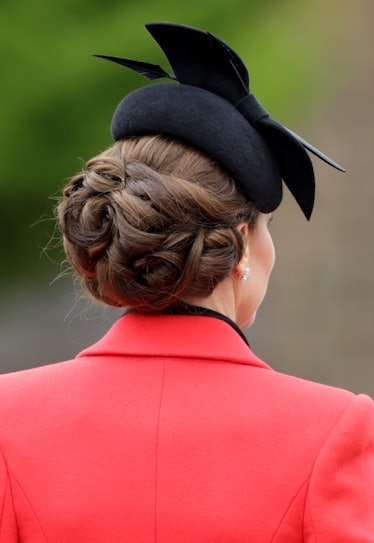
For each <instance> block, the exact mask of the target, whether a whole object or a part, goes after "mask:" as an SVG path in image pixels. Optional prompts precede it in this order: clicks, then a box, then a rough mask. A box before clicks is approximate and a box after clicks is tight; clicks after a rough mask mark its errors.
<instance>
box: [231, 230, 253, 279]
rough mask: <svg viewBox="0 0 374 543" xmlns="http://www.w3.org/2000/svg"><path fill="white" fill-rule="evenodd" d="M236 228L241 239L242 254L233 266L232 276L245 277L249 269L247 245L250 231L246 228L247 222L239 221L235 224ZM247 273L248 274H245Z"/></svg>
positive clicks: (248, 249)
mask: <svg viewBox="0 0 374 543" xmlns="http://www.w3.org/2000/svg"><path fill="white" fill-rule="evenodd" d="M236 229H237V230H238V232H239V233H240V235H241V236H242V239H243V247H244V249H243V254H242V256H241V258H240V260H239V262H238V263H237V264H236V266H235V267H234V270H233V272H234V276H235V278H237V279H243V277H246V273H247V270H248V269H249V256H250V247H249V238H250V231H249V228H248V223H246V222H241V223H239V224H238V225H237V226H236ZM247 275H248V274H247Z"/></svg>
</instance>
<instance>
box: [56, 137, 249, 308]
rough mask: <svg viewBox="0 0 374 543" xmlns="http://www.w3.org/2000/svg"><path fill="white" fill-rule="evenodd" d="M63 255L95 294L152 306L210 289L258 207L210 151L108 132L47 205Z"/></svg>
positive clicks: (112, 301)
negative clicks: (53, 208) (111, 139)
mask: <svg viewBox="0 0 374 543" xmlns="http://www.w3.org/2000/svg"><path fill="white" fill-rule="evenodd" d="M57 214H58V221H59V224H60V228H61V231H62V234H63V243H64V249H65V252H66V256H67V258H68V260H69V261H70V263H71V264H72V266H73V268H74V269H75V270H76V272H77V273H78V275H79V276H80V277H81V278H82V280H83V283H84V285H85V287H86V288H87V289H88V291H89V292H90V293H91V294H92V295H93V296H94V297H95V298H97V299H98V300H100V301H102V302H104V303H106V304H109V305H112V306H117V307H121V306H123V307H127V308H132V309H133V310H135V311H139V312H148V313H150V312H152V313H160V312H163V311H166V310H168V309H170V308H172V307H173V306H178V305H180V304H183V303H191V302H192V301H194V300H198V299H200V298H204V297H206V296H208V295H209V294H211V293H212V291H213V290H214V288H215V287H216V285H217V284H218V283H219V282H220V281H222V280H223V279H225V278H226V277H227V276H228V275H229V274H230V272H231V271H232V269H233V267H234V266H235V265H236V264H237V263H238V262H239V260H240V258H241V256H242V254H243V250H244V247H243V240H242V236H241V235H240V233H239V232H238V230H237V229H236V228H235V226H236V225H237V224H238V223H240V222H242V221H246V222H247V223H248V225H249V228H253V227H254V226H255V224H256V220H257V216H258V211H257V209H256V207H255V206H254V205H253V204H252V203H248V202H247V201H246V199H245V197H244V196H243V195H242V194H241V193H240V192H238V190H237V189H236V187H235V185H234V183H233V181H232V179H231V178H230V177H229V176H228V175H227V174H226V173H225V172H224V171H223V170H222V169H221V168H220V167H219V166H218V165H217V164H216V163H215V162H214V161H212V160H211V159H209V158H208V157H206V156H204V155H203V154H202V153H201V152H199V151H198V150H196V149H194V148H192V147H190V146H188V145H186V144H185V143H182V142H179V141H176V140H172V139H169V138H167V137H165V136H160V135H155V136H142V137H136V138H127V139H123V140H120V141H118V142H116V143H115V144H114V145H113V146H112V147H110V148H109V149H107V150H106V151H104V152H103V153H101V154H99V155H98V156H97V157H95V158H92V159H91V160H89V161H88V162H87V164H86V169H85V171H83V172H81V173H79V174H77V175H75V176H74V177H72V178H71V179H70V181H69V182H68V184H67V185H66V187H65V189H64V191H63V197H62V199H61V201H60V203H59V205H58V208H57Z"/></svg>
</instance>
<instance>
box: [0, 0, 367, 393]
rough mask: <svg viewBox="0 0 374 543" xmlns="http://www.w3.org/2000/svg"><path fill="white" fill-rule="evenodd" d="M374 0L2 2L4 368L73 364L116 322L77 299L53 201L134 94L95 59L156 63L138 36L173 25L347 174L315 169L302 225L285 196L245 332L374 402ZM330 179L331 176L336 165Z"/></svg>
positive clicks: (313, 375)
mask: <svg viewBox="0 0 374 543" xmlns="http://www.w3.org/2000/svg"><path fill="white" fill-rule="evenodd" d="M373 8H374V4H373V2H372V1H371V0H359V1H358V2H356V1H355V0H345V1H343V2H342V1H341V0H329V2H325V1H323V0H315V1H314V2H307V1H304V0H300V1H298V2H295V1H294V0H292V1H291V0H245V1H243V0H214V1H212V0H199V1H197V0H190V1H189V2H175V1H174V2H173V1H171V0H153V1H151V0H125V1H122V2H118V1H117V0H107V1H106V2H103V1H98V0H91V1H88V0H75V1H72V0H66V1H62V0H56V1H55V2H49V1H47V0H33V2H26V0H2V3H1V5H0V25H1V33H0V40H1V51H2V85H1V97H2V99H1V106H0V107H1V122H0V142H1V147H0V148H1V153H2V156H1V160H0V196H1V197H0V206H1V212H0V226H1V228H0V231H1V266H0V275H1V287H0V295H1V300H0V319H1V330H0V341H1V352H2V354H1V361H0V371H3V372H5V371H11V370H14V369H20V368H24V367H31V366H35V365H40V364H45V363H50V362H54V361H57V360H61V359H65V358H67V357H70V356H73V355H74V354H75V353H76V352H77V351H79V350H80V349H81V348H82V347H85V346H86V345H87V344H88V343H89V342H90V341H92V340H94V339H95V338H97V337H99V336H100V335H101V334H102V333H103V332H104V331H105V330H106V329H107V328H108V326H109V325H110V323H111V322H112V321H113V319H114V318H116V317H117V315H118V312H117V313H116V312H114V311H112V310H106V309H104V308H101V307H99V308H98V307H96V306H94V305H92V304H91V303H90V302H88V301H85V300H84V299H82V298H81V297H80V295H79V294H78V296H76V295H74V285H73V281H72V279H71V278H70V277H67V276H66V274H63V277H61V278H59V279H56V278H57V277H58V276H59V275H60V273H61V271H62V270H63V269H64V267H61V265H60V262H61V261H62V260H63V255H62V253H61V248H60V245H59V240H58V235H57V233H56V231H55V225H54V219H53V206H54V203H55V198H56V195H57V194H58V193H59V190H60V188H61V187H62V185H63V183H64V181H65V180H66V178H68V177H69V176H70V175H72V174H73V173H74V172H75V171H77V170H79V169H80V167H81V163H82V161H83V160H86V159H88V158H90V157H91V156H92V155H94V154H96V153H97V152H99V151H100V150H102V149H103V148H105V147H107V146H108V145H110V144H111V137H110V133H109V124H110V120H111V116H112V113H113V110H114V107H115V106H116V104H117V103H118V102H119V101H120V99H121V98H122V97H123V96H124V95H125V94H126V93H128V92H129V91H130V90H131V89H132V88H135V87H137V86H140V85H143V84H144V80H143V78H142V77H141V76H139V75H137V74H132V73H131V72H130V71H127V70H125V69H124V68H120V67H119V66H115V65H110V64H109V63H105V62H103V61H101V60H100V59H95V58H93V57H92V54H94V53H101V54H109V55H115V56H126V57H130V58H135V59H139V60H145V61H149V62H154V63H160V64H161V65H162V66H163V67H165V68H167V67H168V66H167V63H166V60H165V59H164V58H163V57H162V54H161V53H160V52H159V49H158V47H157V46H156V44H155V43H154V42H153V40H152V38H151V37H150V36H149V35H148V33H147V32H146V30H145V29H144V27H143V24H144V22H147V21H160V20H163V21H174V22H181V23H184V24H189V25H193V26H198V27H200V28H205V29H207V30H209V31H210V32H212V33H214V34H216V35H218V36H220V37H221V38H223V39H224V40H225V41H227V42H228V43H230V44H231V45H232V46H233V47H234V49H236V50H237V51H238V53H239V54H240V56H241V57H242V58H243V59H244V61H245V62H246V64H247V66H248V68H249V72H250V76H251V85H252V90H253V91H254V92H255V94H256V95H257V96H258V97H259V98H260V100H261V102H262V104H263V105H264V106H265V107H266V108H267V109H268V110H269V111H271V113H272V116H273V117H274V118H276V119H278V120H279V121H281V122H283V123H284V124H286V126H288V127H290V128H292V129H294V130H296V131H298V132H299V133H300V134H301V135H303V136H304V137H305V139H309V140H310V141H311V143H314V144H316V145H317V146H318V147H320V148H322V149H323V150H324V151H325V152H326V153H327V154H330V155H332V156H333V158H335V159H336V160H337V161H338V162H340V163H343V164H344V166H345V167H346V168H347V170H348V171H347V173H346V174H344V175H343V174H339V173H337V172H335V171H333V170H331V169H330V168H328V167H327V166H325V165H323V164H318V163H317V161H316V160H315V161H314V163H315V166H316V173H317V176H318V177H317V184H318V191H317V205H316V210H315V213H314V215H313V217H312V220H311V222H310V223H309V224H308V223H306V221H304V219H303V217H302V215H301V214H300V212H298V210H297V209H296V205H295V204H294V203H293V202H292V200H291V199H290V198H289V197H288V195H287V194H286V195H285V199H284V203H283V204H282V206H281V208H280V210H279V212H278V213H277V218H276V220H275V221H274V222H273V227H272V228H273V235H274V239H275V243H276V248H277V253H278V263H277V266H276V268H275V271H274V275H273V279H272V283H271V286H270V288H269V293H268V297H267V299H266V301H265V303H264V306H263V308H262V310H261V311H260V313H259V315H258V318H257V322H256V324H255V325H254V326H253V328H252V329H250V330H249V331H248V336H249V338H250V341H251V344H252V346H253V348H254V350H255V351H256V352H257V354H259V355H260V356H262V357H264V358H265V359H266V360H267V361H268V362H269V363H270V364H271V365H272V366H273V367H275V368H276V369H279V370H281V371H285V372H291V373H294V374H297V375H300V376H304V377H306V378H310V379H315V380H319V381H324V382H328V383H330V384H333V385H337V386H344V387H346V388H350V389H352V390H354V391H357V392H359V391H364V392H367V393H369V394H372V395H374V367H373V366H374V364H373V362H372V358H373V355H372V352H371V338H372V334H373V323H374V318H373V309H372V308H373V305H374V304H373V302H374V295H373V292H374V277H373V275H374V274H373V267H374V251H373V245H374V244H373V241H372V237H373V226H374V219H373V211H372V210H373V204H374V183H373V180H372V171H373V167H374V161H373V148H372V144H373V140H374V138H373V135H374V134H373V126H374V121H373V107H372V94H373V34H374V33H373V21H374V9H373ZM330 170H331V171H330Z"/></svg>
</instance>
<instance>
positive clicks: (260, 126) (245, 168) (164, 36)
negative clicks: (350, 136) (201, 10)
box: [96, 23, 344, 219]
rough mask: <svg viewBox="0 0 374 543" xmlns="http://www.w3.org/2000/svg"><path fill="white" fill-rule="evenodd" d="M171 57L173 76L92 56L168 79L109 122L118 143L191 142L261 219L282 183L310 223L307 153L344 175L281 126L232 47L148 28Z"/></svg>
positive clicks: (192, 31)
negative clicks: (152, 137)
mask: <svg viewBox="0 0 374 543" xmlns="http://www.w3.org/2000/svg"><path fill="white" fill-rule="evenodd" d="M145 26H146V28H147V30H148V31H149V32H150V33H151V35H152V36H153V38H154V39H155V40H156V41H157V42H158V44H159V45H160V47H161V48H162V50H163V52H164V53H165V55H166V57H167V58H168V60H169V62H170V65H171V67H172V68H173V70H174V74H175V75H170V74H168V73H166V72H165V71H164V70H163V69H162V68H160V66H156V65H154V64H149V63H146V62H138V61H134V60H129V59H122V58H117V57H110V56H104V55H96V56H100V57H102V58H105V59H108V60H111V61H114V62H117V63H119V64H122V65H124V66H126V67H128V68H131V69H132V70H135V71H136V72H138V73H141V74H142V75H144V76H145V77H147V78H148V79H151V80H154V79H159V78H162V77H167V78H169V79H172V80H174V81H175V82H176V83H156V84H153V85H148V86H146V87H143V88H141V89H137V90H135V91H133V92H131V93H130V94H128V95H127V96H125V98H123V100H122V101H121V102H120V103H119V105H118V106H117V108H116V111H115V113H114V116H113V120H112V125H111V132H112V136H113V138H114V140H115V141H118V140H119V139H122V138H125V137H129V136H137V135H145V134H165V135H167V136H171V137H174V138H177V139H181V140H183V141H186V142H188V143H189V144H191V145H193V146H195V147H197V148H199V149H200V150H202V151H203V152H204V153H205V154H207V155H209V156H211V157H212V158H214V159H215V160H216V161H217V162H218V163H219V164H220V165H221V166H222V167H223V168H224V169H225V170H226V171H227V173H228V174H229V175H231V176H232V178H233V179H234V181H235V183H236V184H237V186H238V188H239V189H240V190H241V191H242V192H243V193H244V194H245V195H246V197H247V198H248V200H250V201H252V202H254V203H255V204H256V205H257V207H258V209H259V210H260V211H262V212H263V213H269V212H271V211H274V209H276V208H277V207H278V205H279V204H280V202H281V200H282V179H283V181H284V182H285V184H286V185H287V187H288V188H289V190H290V191H291V193H292V194H293V196H294V198H295V199H296V201H297V203H298V204H299V206H300V208H301V209H302V211H303V212H304V214H305V216H306V217H307V219H309V218H310V216H311V213H312V210H313V204H314V192H315V183H314V172H313V165H312V162H311V160H310V158H309V155H308V153H307V152H306V151H305V149H308V150H309V151H311V152H312V153H314V154H315V155H317V156H318V157H319V158H321V159H322V160H324V161H325V162H327V163H328V164H330V165H331V166H333V167H334V168H337V169H339V170H341V171H344V169H343V168H342V167H341V166H339V165H338V164H336V163H335V162H333V161H332V160H331V159H330V158H329V157H327V156H326V155H324V154H323V153H321V152H320V151H319V150H318V149H316V148H314V147H313V146H312V145H310V144H309V143H307V142H306V141H304V140H303V139H302V138H300V137H299V136H298V135H296V134H294V133H293V132H291V131H290V130H288V129H287V128H285V127H284V126H282V125H281V124H279V123H278V122H276V121H274V120H273V119H271V117H270V115H269V113H268V112H267V111H266V110H265V109H264V108H263V107H262V106H261V104H260V103H259V102H258V101H257V99H256V97H255V96H254V94H252V93H251V92H250V89H249V75H248V71H247V69H246V67H245V65H244V63H243V61H242V60H241V59H240V57H239V56H238V55H237V53H236V52H235V51H233V49H231V47H229V46H228V45H227V44H226V43H224V42H223V41H222V40H221V39H219V38H217V37H215V36H213V35H212V34H210V33H209V32H206V31H203V30H199V29H197V28H192V27H189V26H184V25H180V24H174V23H148V24H146V25H145Z"/></svg>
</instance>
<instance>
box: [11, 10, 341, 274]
mask: <svg viewBox="0 0 374 543" xmlns="http://www.w3.org/2000/svg"><path fill="white" fill-rule="evenodd" d="M333 4H334V2H330V4H329V6H330V8H329V6H326V5H325V4H322V2H321V0H320V1H317V0H316V2H314V3H313V8H306V7H305V6H306V5H307V4H306V5H305V4H303V3H302V2H301V3H295V2H291V1H281V0H279V1H272V0H262V1H261V0H204V1H203V0H189V2H176V1H175V0H174V1H173V0H132V1H130V0H126V1H123V0H122V1H121V2H120V1H118V0H107V1H106V2H103V1H102V0H90V1H88V0H65V1H63V0H56V1H54V2H50V1H49V0H33V2H32V3H30V2H27V1H26V0H2V3H1V5H0V25H1V32H0V46H1V50H2V52H3V59H2V99H1V124H0V144H1V150H2V156H1V160H0V206H1V207H0V229H1V232H2V252H1V254H2V265H1V267H0V273H1V274H2V276H3V279H4V278H7V279H11V278H14V277H17V276H19V275H32V274H36V273H40V271H41V270H49V269H50V268H49V260H48V259H47V258H46V257H45V255H44V253H43V251H41V248H43V247H44V246H45V245H46V244H47V243H48V241H49V239H50V237H51V236H52V234H53V232H54V222H53V212H52V209H53V201H51V199H50V195H51V194H56V191H57V192H58V190H59V187H61V186H62V184H63V182H64V180H65V178H66V177H68V176H70V175H71V174H72V173H74V172H75V171H76V170H77V169H79V168H80V164H81V160H85V159H87V158H89V157H90V156H92V155H93V154H95V153H96V152H98V151H100V150H101V149H103V148H104V147H106V146H107V145H109V144H110V143H111V139H110V134H109V123H110V118H111V115H112V112H113V109H114V106H115V105H116V104H117V103H118V102H119V100H120V99H121V98H122V96H123V95H124V94H126V93H127V92H129V91H130V90H131V89H132V88H134V87H136V86H139V85H142V84H143V83H144V82H143V79H142V78H141V77H140V76H138V75H136V74H132V73H130V72H127V71H125V70H124V69H119V68H118V67H115V66H111V65H109V64H107V63H104V62H102V61H101V60H99V59H95V58H93V57H92V56H91V55H92V54H93V53H103V54H112V55H118V56H127V57H130V58H131V57H132V58H136V59H144V60H147V61H150V62H158V63H161V64H162V65H163V66H165V67H166V66H167V65H166V61H165V59H164V58H163V57H162V54H161V53H159V52H158V48H157V47H156V46H155V44H154V42H153V40H152V39H151V38H150V36H149V35H148V34H147V32H146V31H145V30H144V29H143V26H142V25H143V23H144V22H146V21H150V20H167V21H178V22H182V23H185V24H190V25H193V26H198V27H202V28H207V29H209V30H210V31H211V32H213V33H215V34H217V35H219V36H220V37H222V38H223V39H224V40H225V41H227V42H229V43H230V44H232V45H233V47H234V48H235V49H236V50H237V51H238V52H239V54H240V55H241V56H242V57H243V58H244V60H245V61H246V63H247V65H248V66H249V67H250V74H251V79H252V81H253V90H254V92H255V93H256V94H257V95H258V96H259V97H261V101H262V102H263V104H264V106H265V107H267V109H269V110H271V111H272V113H273V114H274V117H277V116H278V117H281V119H282V120H284V119H285V118H287V119H293V120H295V119H296V118H297V112H298V111H299V110H300V106H301V105H304V106H305V104H306V102H307V101H308V100H309V99H310V101H312V98H313V100H314V99H315V94H316V93H317V92H321V90H323V89H322V87H323V81H326V78H327V67H325V68H323V64H322V63H321V65H318V64H317V62H318V60H319V59H320V57H321V54H322V51H323V50H326V49H327V48H328V46H329V45H328V44H329V43H330V41H331V40H332V39H333V35H334V34H333V32H332V29H331V27H330V26H329V25H327V24H325V25H323V24H321V22H320V21H321V19H320V18H319V16H318V14H319V10H322V9H323V10H324V11H325V12H326V10H328V9H331V10H332V9H333V7H334V6H333ZM303 6H304V7H303ZM311 14H313V17H311ZM316 25H317V26H318V28H316ZM334 29H335V30H334V31H338V30H339V25H335V26H334ZM316 32H318V38H317V37H316ZM48 217H49V220H48ZM40 253H41V254H42V258H41V259H39V255H40ZM51 255H52V259H53V258H55V259H57V260H58V259H60V258H61V254H60V253H57V254H56V255H54V253H53V251H52V253H51ZM53 255H54V256H53ZM53 270H54V274H56V273H58V266H56V264H54V267H53ZM48 273H49V272H48Z"/></svg>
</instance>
